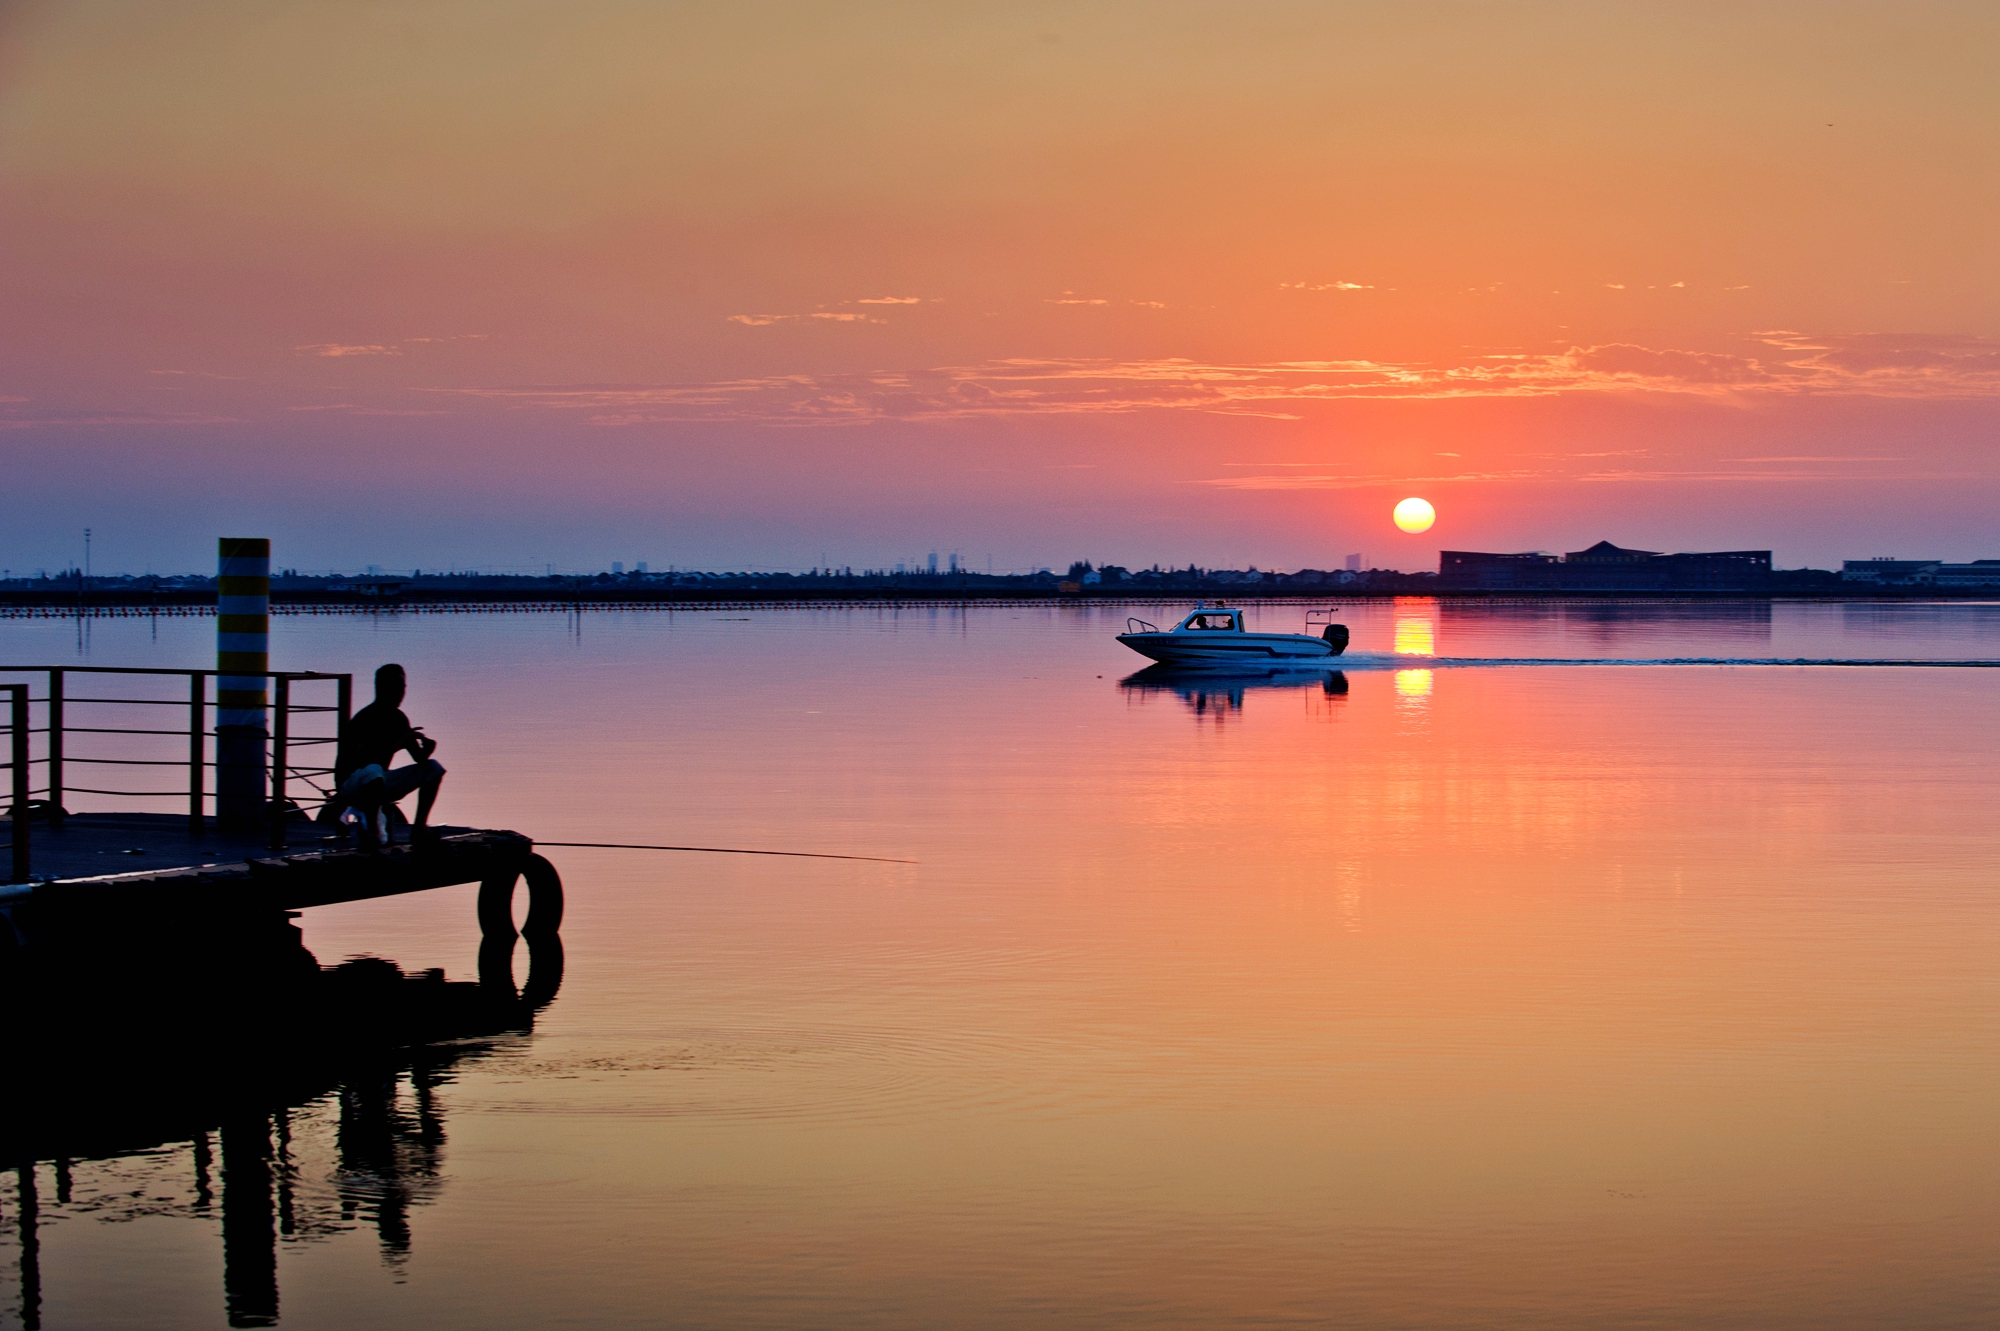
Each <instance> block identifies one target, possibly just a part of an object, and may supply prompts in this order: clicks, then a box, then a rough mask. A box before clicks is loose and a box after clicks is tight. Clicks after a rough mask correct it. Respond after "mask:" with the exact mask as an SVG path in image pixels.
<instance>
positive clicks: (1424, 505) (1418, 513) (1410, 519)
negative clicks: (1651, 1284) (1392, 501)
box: [1395, 497, 1438, 535]
mask: <svg viewBox="0 0 2000 1331" xmlns="http://www.w3.org/2000/svg"><path fill="white" fill-rule="evenodd" d="M1437 516H1438V515H1437V510H1436V509H1434V508H1432V507H1431V504H1430V501H1429V500H1428V499H1417V498H1415V497H1411V498H1409V499H1405V500H1404V501H1403V502H1402V503H1400V504H1398V505H1396V514H1395V517H1396V525H1397V526H1398V527H1401V528H1402V529H1403V530H1404V531H1406V532H1410V533H1411V534H1413V535H1414V534H1415V533H1417V532H1420V531H1429V530H1430V529H1431V524H1432V523H1433V522H1436V521H1437Z"/></svg>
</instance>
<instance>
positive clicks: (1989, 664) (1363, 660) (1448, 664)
mask: <svg viewBox="0 0 2000 1331" xmlns="http://www.w3.org/2000/svg"><path fill="white" fill-rule="evenodd" d="M1475 666H1846V667H1872V668H1876V669H1920V670H2000V658H1991V657H1939V658H1925V657H1866V656H1414V655H1410V654H1407V653H1395V652H1349V653H1347V654H1346V655H1345V656H1342V657H1341V658H1340V661H1339V666H1338V668H1339V669H1341V670H1349V671H1354V670H1456V669H1463V668H1469V667H1475Z"/></svg>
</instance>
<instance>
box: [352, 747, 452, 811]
mask: <svg viewBox="0 0 2000 1331" xmlns="http://www.w3.org/2000/svg"><path fill="white" fill-rule="evenodd" d="M443 775H444V766H443V764H441V763H439V762H438V760H437V759H435V758H426V759H424V760H423V761H422V762H420V763H410V764H408V765H407V766H403V767H396V768H391V769H390V770H389V771H386V772H385V771H383V770H382V767H381V764H379V763H370V764H368V766H366V767H357V768H355V769H354V770H353V771H352V772H350V773H349V774H348V777H347V780H345V781H343V782H341V783H340V798H341V799H343V800H346V801H347V802H348V803H350V804H352V803H353V802H354V799H355V797H356V796H357V795H359V794H360V793H361V788H362V787H363V786H365V785H367V784H368V783H369V782H370V781H380V782H381V783H382V786H383V788H384V790H386V791H387V792H388V799H389V802H390V803H391V804H394V803H395V802H396V801H397V800H399V799H402V798H403V797H404V796H405V795H407V794H409V793H410V792H411V791H413V790H416V789H418V788H420V787H423V786H427V785H429V784H430V783H431V782H433V781H436V780H437V779H439V778H440V777H442V776H443Z"/></svg>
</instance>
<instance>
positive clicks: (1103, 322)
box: [0, 0, 2000, 576]
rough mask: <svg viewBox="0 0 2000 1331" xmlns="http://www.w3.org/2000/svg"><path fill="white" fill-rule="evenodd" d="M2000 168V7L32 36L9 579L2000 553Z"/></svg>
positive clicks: (302, 8) (157, 18)
mask: <svg viewBox="0 0 2000 1331" xmlns="http://www.w3.org/2000/svg"><path fill="white" fill-rule="evenodd" d="M1996 129H2000V8H1996V7H1994V6H1992V5H1990V4H1986V3H1923V2H1922V0H1900V2H1898V3H1868V4H1844V3H1838V0H1815V2H1814V3H1756V2H1755V0H1750V2H1745V0H1734V2H1733V3H1726V4H1722V3H1718V4H1704V3H1697V2H1691V0H1682V2H1680V3H1672V4H1664V3H1663V4H1645V3H1590V4H1584V3H1525V2H1523V3H1499V2H1498V0H1485V2H1481V3H1473V2H1466V3H1425V2H1424V0H1398V2H1397V3H1387V2H1384V3H1371V4H1358V3H1355V4H1343V3H1331V2H1328V0H1318V2H1316V3H1290V2H1286V0H1269V2H1264V0H1235V2H1234V3H1228V4H1222V3H1212V4H1186V3H1177V2H1176V0H1146V2H1145V3H1131V4H1110V3H1107V4H1053V3H1045V4H1037V3H1013V4H1009V5H1004V6H996V5H967V4H943V3H929V4H866V3H861V4H847V5H838V6H834V5H824V4H770V3H757V2H756V0H737V2H736V3H732V4H729V5H726V6H725V5H713V4H707V5H674V4H663V3H658V2H657V0H655V2H651V3H618V2H616V0H562V2H561V3H554V2H547V3H545V2H543V0H449V2H435V3H427V2H426V0H398V2H397V3H393V4H392V3H387V2H386V0H384V2H382V3H375V2H373V0H340V2H339V3H315V0H294V2H292V3H287V4H284V5H271V4H268V3H264V2H262V0H244V2H242V3H232V2H229V0H176V3H174V4H172V5H159V4H140V3H106V2H103V0H65V2H64V3H61V4H55V3H21V2H20V0H0V475H4V477H5V480H4V483H0V566H4V567H6V568H9V569H11V570H12V571H13V572H14V573H15V574H16V575H17V576H18V575H19V574H20V573H21V572H22V571H23V570H27V571H30V572H32V570H33V569H35V568H37V567H46V568H50V569H52V570H53V569H55V568H59V567H64V566H67V565H68V564H70V563H72V562H75V561H78V560H80V559H81V557H82V553H83V541H82V533H83V530H84V528H86V527H89V528H91V530H92V532H93V538H92V539H93V544H92V555H93V569H94V571H98V572H116V571H131V572H143V571H147V570H151V571H156V572H168V571H180V570H188V569H194V570H207V569H211V568H212V566H213V562H214V557H215V556H214V551H215V538H216V537H217V536H222V535H235V536H269V537H271V538H272V539H273V541H274V551H273V559H274V563H276V564H277V565H279V566H282V567H298V568H301V569H356V568H359V567H360V566H362V565H364V564H378V565H381V566H383V567H385V568H396V569H401V568H409V567H421V568H472V567H486V568H495V569H518V570H521V571H529V570H533V571H540V570H542V569H543V568H545V567H548V566H551V565H553V566H554V567H556V568H557V569H559V570H575V569H596V568H602V567H605V566H607V565H608V563H609V562H610V561H611V560H614V559H617V560H622V561H625V562H626V563H627V564H628V566H629V564H630V563H632V562H636V561H638V560H646V561H648V562H649V563H650V564H651V565H652V566H653V567H655V568H662V567H666V566H669V565H674V566H680V567H702V568H740V567H772V568H807V567H813V566H820V565H822V564H825V563H831V564H833V565H836V566H839V565H852V566H855V567H864V566H878V565H882V564H885V563H893V562H894V561H896V560H899V559H922V558H924V557H925V556H926V555H927V554H928V553H929V552H930V551H933V550H936V551H940V552H944V553H945V554H949V553H951V552H954V551H955V552H958V553H960V554H961V555H962V556H963V558H964V561H965V563H966V564H968V565H970V566H971V567H974V568H984V567H986V566H987V565H988V563H989V561H990V563H991V566H992V567H994V568H995V569H996V570H997V569H1007V568H1029V567H1037V566H1040V565H1044V564H1055V565H1058V566H1060V565H1062V564H1066V563H1067V562H1068V561H1069V560H1071V559H1091V560H1094V561H1106V560H1109V561H1113V562H1117V563H1121V564H1126V565H1130V566H1145V565H1150V564H1153V563H1155V562H1158V563H1163V564H1182V565H1184V564H1188V563H1197V564H1201V565H1204V566H1218V565H1220V566H1231V567H1241V566H1244V565H1250V564H1254V565H1256V566H1258V567H1262V568H1280V569H1290V568H1300V567H1319V568H1326V567H1339V566H1340V562H1341V560H1342V559H1343V558H1344V557H1345V556H1346V555H1348V554H1352V553H1361V554H1363V555H1364V557H1365V560H1366V562H1367V563H1368V564H1369V565H1373V566H1380V567H1396V568H1405V569H1420V568H1434V567H1435V566H1436V558H1437V551H1438V550H1439V549H1440V548H1452V549H1485V550H1532V549H1550V550H1567V549H1579V548H1581V547H1583V546H1585V545H1588V544H1591V543H1593V542H1595V541H1597V540H1600V539H1610V540H1613V541H1616V542H1618V543H1620V544H1623V545H1631V546H1639V547H1643V548H1647V549H1658V550H1685V549H1721V548H1756V549H1762V548H1766V547H1769V548H1771V549H1773V550H1774V551H1775V553H1776V558H1777V562H1778V563H1779V565H1780V566H1785V567H1796V566H1800V565H1805V564H1811V565H1815V566H1819V567H1827V566H1837V561H1839V560H1841V559H1848V558H1866V557H1869V556H1875V555H1897V556H1902V557H1917V556H1926V557H1943V558H1952V559H1971V558H1983V557H2000V529H1996V522H1995V520H1994V516H1993V515H1994V513H1995V511H1996V500H2000V458H1996V456H1995V450H1994V447H1993V440H1994V437H1995V430H1996V425H2000V409H1996V406H1997V405H2000V317H1996V316H2000V134H1996ZM1406 495H1421V496H1423V497H1425V498H1427V499H1429V500H1431V501H1432V502H1433V503H1434V504H1435V505H1436V506H1437V509H1438V514H1439V517H1438V521H1437V524H1436V525H1435V526H1434V527H1433V528H1432V529H1431V530H1430V531H1428V532H1425V533H1422V534H1420V535H1406V534H1404V533H1401V532H1399V531H1398V530H1397V529H1396V528H1395V527H1394V526H1393V525H1392V524H1391V522H1390V518H1389V515H1390V510H1391V508H1392V507H1393V506H1394V504H1395V502H1396V501H1397V500H1398V499H1401V498H1403V497H1404V496H1406Z"/></svg>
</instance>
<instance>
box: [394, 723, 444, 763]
mask: <svg viewBox="0 0 2000 1331" xmlns="http://www.w3.org/2000/svg"><path fill="white" fill-rule="evenodd" d="M403 724H404V726H405V727H407V730H406V733H405V737H404V745H403V747H404V748H405V749H406V750H408V752H409V755H410V756H411V757H412V758H415V759H416V760H417V761H418V762H422V761H424V760H425V759H426V758H428V757H430V756H431V755H432V754H433V753H436V752H437V746H438V742H437V741H436V740H434V739H432V738H431V737H430V736H429V735H426V734H425V733H424V732H423V729H422V727H420V726H413V725H410V724H409V722H408V721H405V722H404V723H403Z"/></svg>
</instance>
